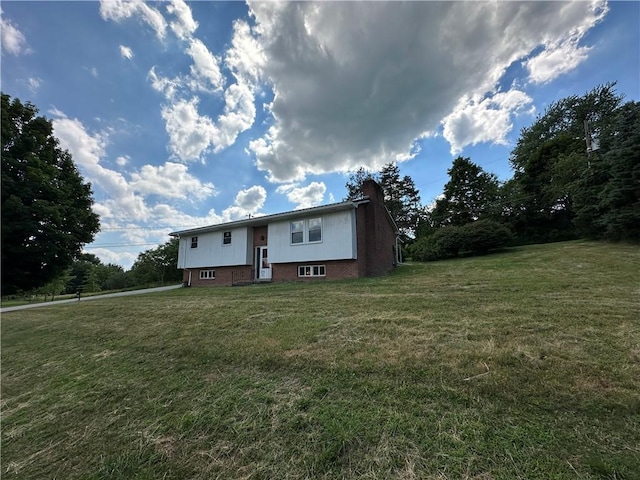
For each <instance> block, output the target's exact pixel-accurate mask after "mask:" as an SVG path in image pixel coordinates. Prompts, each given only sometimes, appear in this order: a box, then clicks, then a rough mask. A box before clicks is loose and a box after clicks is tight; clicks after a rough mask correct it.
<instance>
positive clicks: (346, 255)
mask: <svg viewBox="0 0 640 480" xmlns="http://www.w3.org/2000/svg"><path fill="white" fill-rule="evenodd" d="M362 192H363V194H364V195H363V197H362V198H360V199H357V200H353V201H346V202H341V203H334V204H330V205H323V206H320V207H314V208H307V209H304V210H296V211H292V212H285V213H278V214H275V215H266V216H263V217H255V218H249V219H247V220H239V221H235V222H229V223H221V224H218V225H210V226H207V227H200V228H193V229H189V230H182V231H179V232H173V233H171V234H170V235H171V236H173V237H177V238H179V240H180V242H179V248H178V268H181V269H182V270H183V281H184V283H185V285H188V286H208V285H241V284H248V283H253V282H270V281H274V282H275V281H291V280H318V279H343V278H356V277H365V276H377V275H384V274H386V273H388V272H389V271H390V270H392V269H393V268H394V267H395V266H396V265H397V264H398V263H400V261H401V257H400V248H399V240H398V229H397V227H396V225H395V222H394V221H393V219H392V218H391V215H390V214H389V211H388V210H387V208H386V207H385V205H384V197H383V193H382V189H381V188H380V186H379V185H378V184H377V183H376V182H375V181H373V180H367V181H365V182H364V184H363V186H362Z"/></svg>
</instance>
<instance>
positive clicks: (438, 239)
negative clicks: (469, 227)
mask: <svg viewBox="0 0 640 480" xmlns="http://www.w3.org/2000/svg"><path fill="white" fill-rule="evenodd" d="M461 238H462V237H461V235H460V227H453V226H450V227H443V228H440V229H438V230H436V232H435V233H434V234H433V235H430V236H428V237H421V238H419V239H418V240H416V242H415V243H414V244H413V245H411V247H410V254H411V258H413V259H414V260H418V261H423V262H428V261H433V260H440V259H443V258H453V257H456V256H458V252H459V251H460V247H461Z"/></svg>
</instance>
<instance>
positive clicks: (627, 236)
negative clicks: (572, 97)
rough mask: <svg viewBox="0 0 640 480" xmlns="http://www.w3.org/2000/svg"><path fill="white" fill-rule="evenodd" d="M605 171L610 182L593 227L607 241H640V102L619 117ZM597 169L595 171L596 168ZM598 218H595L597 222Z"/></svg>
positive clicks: (630, 104)
mask: <svg viewBox="0 0 640 480" xmlns="http://www.w3.org/2000/svg"><path fill="white" fill-rule="evenodd" d="M613 133H614V134H613V135H612V139H611V143H610V145H609V150H608V151H606V152H605V153H604V155H603V160H602V169H603V170H604V171H605V172H607V173H608V178H607V182H606V184H605V185H604V188H602V189H601V190H600V192H599V195H598V203H597V208H596V209H595V210H596V212H597V213H596V214H595V215H594V216H593V217H591V218H593V223H594V224H596V225H598V226H601V228H602V235H601V236H602V237H604V238H605V239H607V240H614V241H618V240H629V241H636V242H637V241H640V102H628V103H626V104H625V105H623V106H622V107H621V108H620V109H619V111H618V113H617V117H616V122H615V124H614V128H613ZM594 168H595V167H594ZM594 217H595V218H594Z"/></svg>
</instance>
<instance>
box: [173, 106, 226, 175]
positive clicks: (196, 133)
mask: <svg viewBox="0 0 640 480" xmlns="http://www.w3.org/2000/svg"><path fill="white" fill-rule="evenodd" d="M197 107H198V99H197V98H195V97H194V98H192V99H191V100H189V101H186V100H180V101H178V102H176V103H174V104H173V105H170V106H167V107H164V108H163V109H162V118H163V119H164V121H165V124H166V129H167V133H168V134H169V140H170V149H171V151H172V152H173V153H174V154H175V155H176V156H177V157H178V158H179V159H180V160H181V161H183V162H186V161H190V160H198V159H199V158H200V156H201V155H202V154H203V153H204V152H205V151H206V150H207V149H208V148H209V146H210V145H211V144H212V143H213V141H214V138H215V137H216V136H217V130H216V127H215V125H214V124H213V121H212V120H211V119H210V118H209V117H207V116H202V115H200V114H199V113H198V108H197Z"/></svg>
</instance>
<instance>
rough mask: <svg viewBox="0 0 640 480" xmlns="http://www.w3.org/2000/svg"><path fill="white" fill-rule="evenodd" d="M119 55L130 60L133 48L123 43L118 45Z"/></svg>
mask: <svg viewBox="0 0 640 480" xmlns="http://www.w3.org/2000/svg"><path fill="white" fill-rule="evenodd" d="M120 55H122V56H123V57H124V58H126V59H128V60H131V59H132V58H133V50H131V49H130V48H129V47H125V46H124V45H120Z"/></svg>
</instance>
